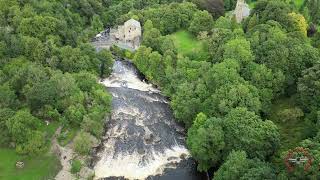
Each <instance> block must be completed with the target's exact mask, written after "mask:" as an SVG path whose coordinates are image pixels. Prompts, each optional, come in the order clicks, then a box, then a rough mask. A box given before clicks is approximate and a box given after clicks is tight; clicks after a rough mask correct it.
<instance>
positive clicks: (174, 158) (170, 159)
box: [167, 157, 178, 161]
mask: <svg viewBox="0 0 320 180" xmlns="http://www.w3.org/2000/svg"><path fill="white" fill-rule="evenodd" d="M177 159H178V158H177V157H169V158H168V159H167V160H168V161H173V160H177Z"/></svg>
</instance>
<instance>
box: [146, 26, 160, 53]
mask: <svg viewBox="0 0 320 180" xmlns="http://www.w3.org/2000/svg"><path fill="white" fill-rule="evenodd" d="M143 29H144V32H143V41H142V44H143V45H145V46H147V47H150V48H152V49H153V50H154V51H159V50H160V46H161V44H160V37H161V33H160V31H159V30H158V29H157V28H154V27H153V24H152V21H150V20H148V21H146V23H145V25H144V28H143Z"/></svg>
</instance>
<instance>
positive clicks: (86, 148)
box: [74, 131, 93, 155]
mask: <svg viewBox="0 0 320 180" xmlns="http://www.w3.org/2000/svg"><path fill="white" fill-rule="evenodd" d="M92 139H93V137H92V136H91V135H90V134H89V133H86V132H83V131H81V132H80V133H79V134H78V135H77V136H76V138H75V139H74V149H75V151H76V152H77V153H79V154H81V155H87V154H89V152H90V149H91V146H92V144H93V140H92Z"/></svg>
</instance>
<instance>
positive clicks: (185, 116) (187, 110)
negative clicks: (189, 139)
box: [171, 83, 202, 127]
mask: <svg viewBox="0 0 320 180" xmlns="http://www.w3.org/2000/svg"><path fill="white" fill-rule="evenodd" d="M195 89H196V85H195V84H189V83H183V84H181V85H179V86H178V89H177V92H176V94H174V95H173V97H172V101H171V106H172V109H173V112H174V115H175V117H176V118H177V119H178V120H180V121H183V122H184V123H185V124H186V126H187V127H190V126H191V125H192V121H193V118H194V117H195V115H196V114H197V113H199V112H200V111H201V107H202V106H201V99H200V98H198V97H197V95H196V94H195V93H194V92H195Z"/></svg>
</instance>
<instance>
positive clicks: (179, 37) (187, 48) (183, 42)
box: [170, 30, 208, 59]
mask: <svg viewBox="0 0 320 180" xmlns="http://www.w3.org/2000/svg"><path fill="white" fill-rule="evenodd" d="M170 36H171V38H172V40H173V42H174V45H175V46H176V48H177V51H178V53H179V54H182V55H185V56H189V57H190V56H191V57H192V58H194V59H203V58H205V57H207V56H208V54H207V52H206V51H205V47H204V43H203V42H202V41H199V40H197V38H196V37H194V36H193V35H192V34H191V33H189V32H188V31H185V30H181V31H178V32H176V33H174V34H172V35H170Z"/></svg>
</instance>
